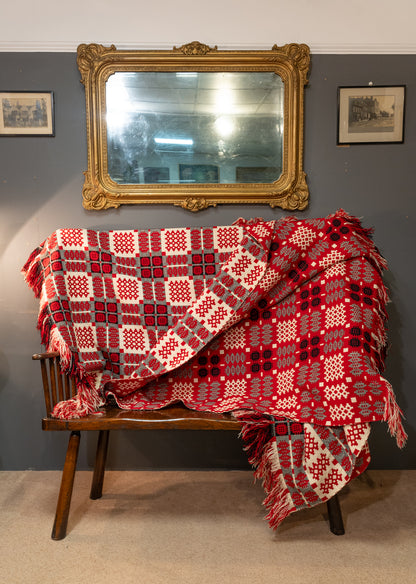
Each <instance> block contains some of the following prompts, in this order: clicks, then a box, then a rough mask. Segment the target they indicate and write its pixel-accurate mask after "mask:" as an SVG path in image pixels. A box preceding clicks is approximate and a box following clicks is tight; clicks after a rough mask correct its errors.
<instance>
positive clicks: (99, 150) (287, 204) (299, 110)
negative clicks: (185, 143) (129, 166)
mask: <svg viewBox="0 0 416 584" xmlns="http://www.w3.org/2000/svg"><path fill="white" fill-rule="evenodd" d="M77 63H78V68H79V70H80V73H81V82H82V83H83V84H84V85H85V95H86V113H87V140H88V170H87V171H86V172H85V173H84V174H85V183H84V187H83V192H82V194H83V205H84V207H85V208H86V209H92V210H99V209H107V208H109V207H119V206H120V205H121V204H125V203H145V204H154V203H170V204H174V205H179V206H181V207H183V208H185V209H188V210H190V211H198V210H200V209H205V208H206V207H208V206H216V205H217V204H219V203H238V204H243V203H250V204H253V203H254V204H256V203H267V204H269V205H270V206H271V207H281V208H283V209H290V210H295V209H299V210H302V209H304V208H305V207H306V206H307V204H308V197H309V193H308V187H307V184H306V175H305V173H304V171H303V118H304V104H303V102H304V86H305V85H306V84H307V82H308V80H307V74H308V71H309V64H310V53H309V47H308V46H307V45H304V44H300V45H299V44H288V45H285V46H283V47H278V46H276V45H274V46H273V47H272V49H271V50H257V51H231V50H225V51H222V50H218V49H217V47H213V48H211V47H208V46H207V45H204V44H201V43H199V42H196V41H195V42H192V43H189V44H186V45H183V46H181V47H174V48H173V49H172V50H171V51H170V50H157V51H141V50H140V51H124V50H123V51H119V50H117V49H116V48H115V46H114V45H112V46H111V47H104V46H102V45H98V44H89V45H85V44H82V45H80V46H79V47H78V55H77ZM191 70H192V71H219V72H222V71H273V72H275V73H276V74H278V75H279V76H280V77H281V79H282V81H283V83H284V95H285V99H284V139H283V171H282V174H281V176H280V177H279V179H278V180H277V181H275V182H273V183H268V184H266V183H260V184H257V183H256V184H247V183H244V184H243V183H241V184H198V185H183V184H133V185H130V184H118V183H115V182H114V181H112V180H111V178H110V176H109V175H108V172H107V139H106V121H105V120H106V118H105V112H106V104H105V83H106V81H107V79H108V78H109V76H110V75H111V74H113V73H115V72H117V71H191Z"/></svg>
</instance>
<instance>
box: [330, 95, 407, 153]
mask: <svg viewBox="0 0 416 584" xmlns="http://www.w3.org/2000/svg"><path fill="white" fill-rule="evenodd" d="M405 99H406V86H405V85H383V86H372V85H370V86H369V85H367V86H356V87H344V86H342V87H338V131H337V144H339V145H342V144H380V143H396V144H401V143H403V142H404V113H405Z"/></svg>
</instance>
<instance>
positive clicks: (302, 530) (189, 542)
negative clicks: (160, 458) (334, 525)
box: [0, 471, 416, 584]
mask: <svg viewBox="0 0 416 584" xmlns="http://www.w3.org/2000/svg"><path fill="white" fill-rule="evenodd" d="M91 476H92V474H91V473H90V472H79V473H78V474H77V478H76V481H75V487H74V495H73V500H72V507H71V513H70V519H69V525H68V535H67V537H66V539H64V540H62V541H53V540H51V539H50V532H51V529H52V524H53V517H54V513H55V503H56V498H57V494H58V489H59V481H60V473H58V472H36V471H27V472H1V473H0V506H1V515H0V581H1V582H2V583H4V584H23V583H24V584H38V583H39V584H41V583H42V584H66V583H68V584H75V583H76V584H96V583H97V584H106V583H114V584H118V583H123V584H129V583H133V582H134V583H135V584H136V583H137V584H176V583H178V584H188V583H189V584H208V583H209V584H237V583H238V584H257V583H262V584H263V583H266V584H269V583H270V584H271V583H275V582H276V583H280V582H284V583H287V584H309V583H310V584H315V583H316V584H326V583H331V584H334V583H335V584H342V583H344V582H345V583H348V584H352V583H358V584H363V583H366V582H371V583H373V584H383V583H388V584H395V583H396V582H398V583H400V584H411V583H416V471H368V472H367V473H365V475H364V476H363V477H360V478H359V479H356V480H355V481H354V482H353V483H352V484H351V485H350V486H348V487H347V488H346V489H345V490H344V491H343V492H342V494H341V497H340V500H341V506H342V510H343V516H344V522H345V527H346V535H344V536H335V535H332V534H331V533H330V531H329V528H328V522H327V516H326V506H325V505H321V506H320V507H317V508H314V509H311V510H308V511H302V512H299V513H296V514H294V515H292V516H290V517H289V518H287V519H286V520H285V521H284V523H283V524H282V525H281V526H280V527H279V528H278V530H277V531H276V532H272V531H271V530H270V529H269V527H268V526H267V524H266V522H265V521H264V520H263V515H264V509H263V507H262V505H261V502H262V499H263V490H262V487H261V484H259V483H256V484H255V485H253V479H252V474H251V472H248V471H228V472H227V471H183V472H182V471H163V472H160V471H155V472H151V471H150V472H149V471H143V472H138V471H137V472H136V471H135V472H133V471H123V472H118V471H117V472H116V471H109V472H107V474H106V478H105V481H104V495H103V498H102V499H100V500H97V501H91V500H90V499H89V498H88V497H89V487H90V480H91Z"/></svg>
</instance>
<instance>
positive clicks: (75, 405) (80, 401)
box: [51, 380, 102, 420]
mask: <svg viewBox="0 0 416 584" xmlns="http://www.w3.org/2000/svg"><path fill="white" fill-rule="evenodd" d="M77 387H78V394H77V396H76V397H75V398H74V399H68V400H66V401H61V402H58V403H57V404H56V406H55V407H54V409H53V411H52V414H51V415H52V417H54V418H59V419H61V420H72V419H74V418H82V417H84V416H88V414H92V413H93V412H95V411H96V410H97V409H98V408H99V407H100V406H101V405H102V400H101V399H99V398H98V396H97V394H96V392H94V391H92V388H91V386H90V384H89V383H88V382H87V381H86V380H83V381H79V382H78V383H77Z"/></svg>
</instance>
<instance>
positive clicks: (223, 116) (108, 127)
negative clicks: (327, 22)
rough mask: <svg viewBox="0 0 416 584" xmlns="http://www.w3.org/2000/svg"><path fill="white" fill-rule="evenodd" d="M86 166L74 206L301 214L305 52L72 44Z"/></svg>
mask: <svg viewBox="0 0 416 584" xmlns="http://www.w3.org/2000/svg"><path fill="white" fill-rule="evenodd" d="M77 60H78V67H79V70H80V72H81V81H82V82H83V83H84V85H85V93H86V111H87V142H88V169H87V171H86V172H85V183H84V188H83V204H84V207H85V208H87V209H106V208H109V207H118V206H119V205H121V204H126V203H146V204H149V203H171V204H175V205H180V206H182V207H183V208H186V209H189V210H191V211H196V210H200V209H204V208H206V207H208V206H211V205H213V206H215V205H217V204H220V203H239V204H242V203H251V204H253V203H267V204H269V205H271V206H272V207H276V206H279V207H282V208H285V209H293V210H294V209H304V208H305V207H306V206H307V202H308V188H307V184H306V179H305V174H304V172H303V115H304V107H303V92H304V86H305V84H306V83H307V74H308V70H309V48H308V47H307V46H306V45H296V44H290V45H285V46H283V47H277V46H274V47H273V48H272V49H271V50H257V51H228V50H227V51H222V50H218V49H217V48H216V47H214V48H210V47H208V46H207V45H203V44H201V43H198V42H193V43H190V44H187V45H184V46H182V47H179V48H176V47H174V48H173V50H171V51H167V50H159V51H119V50H117V49H116V48H115V47H114V46H111V47H108V48H107V47H103V46H102V45H97V44H90V45H80V46H79V47H78V59H77Z"/></svg>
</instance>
